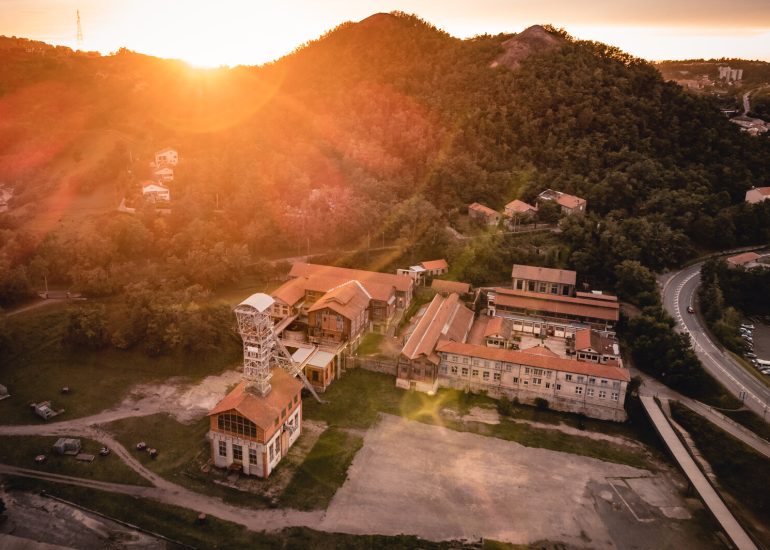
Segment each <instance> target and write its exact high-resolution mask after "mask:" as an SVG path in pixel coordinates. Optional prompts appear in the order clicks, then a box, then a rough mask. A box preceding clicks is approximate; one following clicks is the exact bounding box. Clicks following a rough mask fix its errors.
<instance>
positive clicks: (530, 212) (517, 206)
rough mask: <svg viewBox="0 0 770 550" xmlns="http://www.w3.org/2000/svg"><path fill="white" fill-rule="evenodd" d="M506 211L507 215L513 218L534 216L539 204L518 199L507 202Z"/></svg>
mask: <svg viewBox="0 0 770 550" xmlns="http://www.w3.org/2000/svg"><path fill="white" fill-rule="evenodd" d="M504 211H505V215H506V216H508V217H509V218H513V217H514V216H519V217H524V216H534V215H535V214H537V206H532V205H531V204H528V203H526V202H524V201H520V200H519V199H516V200H513V201H511V202H509V203H508V204H506V205H505V209H504Z"/></svg>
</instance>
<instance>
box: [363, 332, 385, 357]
mask: <svg viewBox="0 0 770 550" xmlns="http://www.w3.org/2000/svg"><path fill="white" fill-rule="evenodd" d="M384 339H385V335H384V334H377V333H376V332H369V333H367V334H366V336H364V338H363V339H362V340H361V345H360V346H358V350H357V352H356V353H357V354H358V355H361V356H363V355H378V354H379V353H380V344H382V341H383V340H384Z"/></svg>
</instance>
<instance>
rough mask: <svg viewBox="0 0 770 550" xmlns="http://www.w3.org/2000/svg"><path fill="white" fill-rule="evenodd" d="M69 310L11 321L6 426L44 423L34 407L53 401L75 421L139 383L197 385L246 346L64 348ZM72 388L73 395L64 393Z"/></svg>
mask: <svg viewBox="0 0 770 550" xmlns="http://www.w3.org/2000/svg"><path fill="white" fill-rule="evenodd" d="M66 321H67V306H66V305H61V306H59V305H56V306H50V307H49V308H44V309H39V310H35V311H31V312H29V313H25V314H23V315H18V316H14V317H9V318H7V319H6V324H7V326H8V329H9V331H10V336H11V341H12V351H11V353H10V354H9V355H6V356H5V357H4V360H3V361H2V362H0V384H3V385H4V386H7V387H8V391H9V393H10V394H11V397H9V398H8V399H4V400H2V401H0V419H2V420H1V421H2V423H3V424H28V423H35V422H41V423H42V422H43V420H41V419H39V418H38V417H36V416H35V415H34V414H33V413H32V412H30V409H29V404H30V403H33V402H39V401H45V400H51V401H52V402H53V405H54V408H56V409H60V408H63V409H65V411H66V412H65V413H64V414H62V415H60V416H58V417H56V418H55V419H54V420H52V422H55V421H58V420H69V419H72V418H77V417H81V416H87V415H90V414H95V413H97V412H100V411H102V410H104V409H107V408H109V407H112V406H114V405H117V404H118V403H120V402H121V401H122V400H123V399H124V397H126V395H127V394H128V392H129V390H130V389H131V387H132V386H134V385H135V384H142V383H160V382H163V381H166V380H168V379H169V378H172V377H178V378H179V380H180V381H181V380H185V381H194V380H199V379H202V378H203V377H205V376H207V375H209V374H218V373H220V372H222V371H224V370H225V369H226V368H228V367H232V366H233V365H234V364H236V363H237V362H238V358H239V355H240V348H239V347H238V346H232V349H229V348H228V349H225V350H222V351H221V352H220V353H216V354H214V353H212V354H210V355H208V356H206V355H185V354H179V355H170V356H161V357H157V358H151V357H148V356H147V355H145V354H144V353H142V352H140V351H120V350H115V349H105V350H95V351H89V350H77V351H71V350H68V349H67V348H66V347H62V344H61V338H62V334H63V331H64V328H65V324H66ZM64 386H67V387H69V388H70V389H71V392H70V393H69V394H66V395H62V394H61V393H60V390H61V388H62V387H64Z"/></svg>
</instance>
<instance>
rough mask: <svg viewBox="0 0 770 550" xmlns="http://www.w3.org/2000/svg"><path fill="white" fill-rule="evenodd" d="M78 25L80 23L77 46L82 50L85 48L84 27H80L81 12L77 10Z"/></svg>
mask: <svg viewBox="0 0 770 550" xmlns="http://www.w3.org/2000/svg"><path fill="white" fill-rule="evenodd" d="M76 13H77V23H78V33H77V44H78V49H80V48H81V47H82V46H83V27H82V26H81V25H80V10H77V12H76Z"/></svg>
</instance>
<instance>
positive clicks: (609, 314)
mask: <svg viewBox="0 0 770 550" xmlns="http://www.w3.org/2000/svg"><path fill="white" fill-rule="evenodd" d="M494 291H495V292H496V293H497V296H496V297H495V303H496V304H498V305H502V306H508V307H514V308H519V309H525V310H531V311H544V312H546V313H558V314H562V315H576V316H580V317H589V318H592V319H601V320H604V321H614V322H617V321H618V319H619V318H620V304H618V302H612V301H608V300H591V299H588V298H572V297H569V296H558V295H556V294H540V293H537V292H524V291H521V290H511V289H509V288H495V289H494Z"/></svg>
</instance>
